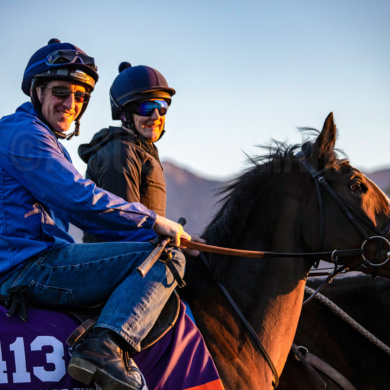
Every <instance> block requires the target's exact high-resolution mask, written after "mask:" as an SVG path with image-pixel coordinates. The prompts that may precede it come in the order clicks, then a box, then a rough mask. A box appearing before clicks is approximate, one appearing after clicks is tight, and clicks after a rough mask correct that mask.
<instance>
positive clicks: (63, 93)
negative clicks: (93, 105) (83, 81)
mask: <svg viewBox="0 0 390 390" xmlns="http://www.w3.org/2000/svg"><path fill="white" fill-rule="evenodd" d="M45 88H47V89H50V90H51V94H52V95H53V96H55V97H57V98H59V99H64V100H65V99H67V98H68V97H69V96H70V95H71V94H72V93H73V94H74V100H76V102H77V103H87V102H88V101H89V98H90V97H91V95H90V94H89V93H88V92H81V91H76V92H73V91H71V90H70V89H68V88H66V87H45V86H43V87H42V89H45Z"/></svg>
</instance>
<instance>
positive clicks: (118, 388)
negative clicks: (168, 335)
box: [68, 328, 147, 390]
mask: <svg viewBox="0 0 390 390" xmlns="http://www.w3.org/2000/svg"><path fill="white" fill-rule="evenodd" d="M130 349H131V347H130V346H129V345H128V344H127V343H126V341H125V340H124V339H123V338H122V337H120V336H119V335H118V334H116V333H115V332H114V331H112V330H109V329H105V328H94V329H93V331H92V333H91V334H90V335H89V337H88V338H87V339H86V340H85V341H83V342H82V343H81V344H80V345H79V346H78V347H77V348H76V349H75V350H74V351H73V354H72V359H71V360H70V363H69V366H68V373H69V375H70V376H71V377H72V378H73V379H76V380H78V381H79V382H81V383H84V384H86V385H89V384H91V383H92V382H94V383H95V384H96V385H97V388H101V389H102V390H147V387H146V382H145V378H144V376H143V375H142V373H141V371H140V370H139V369H138V367H137V365H136V364H135V363H134V361H133V359H131V358H130V357H129V352H128V351H129V350H130Z"/></svg>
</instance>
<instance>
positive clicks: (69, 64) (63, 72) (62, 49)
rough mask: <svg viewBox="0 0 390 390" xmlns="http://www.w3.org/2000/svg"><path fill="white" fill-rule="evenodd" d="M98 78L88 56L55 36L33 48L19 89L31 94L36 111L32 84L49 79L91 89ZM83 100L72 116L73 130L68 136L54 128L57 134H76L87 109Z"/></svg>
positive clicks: (28, 94)
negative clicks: (76, 112) (77, 113)
mask: <svg viewBox="0 0 390 390" xmlns="http://www.w3.org/2000/svg"><path fill="white" fill-rule="evenodd" d="M98 79H99V75H98V74H97V66H96V65H95V61H94V59H93V58H92V57H89V56H88V55H87V54H86V53H85V52H84V51H82V50H81V49H79V48H78V47H77V46H74V45H72V44H71V43H61V41H59V40H58V39H55V38H54V39H51V40H50V41H49V42H48V44H47V45H46V46H44V47H42V48H40V49H39V50H37V51H36V52H35V53H34V54H33V55H32V57H31V58H30V61H29V62H28V64H27V66H26V69H25V71H24V75H23V82H22V90H23V92H24V93H25V94H26V95H27V96H30V97H31V101H32V103H33V105H34V107H35V109H36V110H37V111H38V114H40V116H41V119H43V120H44V118H42V115H41V104H40V102H39V99H38V96H37V92H36V87H37V86H38V85H39V84H40V83H41V82H45V81H46V80H47V81H50V80H66V81H70V82H73V83H77V84H81V85H83V86H85V88H86V90H87V91H89V92H92V91H93V89H94V88H95V84H96V82H97V81H98ZM87 105H88V103H84V104H83V107H82V109H81V112H80V114H79V116H78V117H77V119H76V128H75V131H74V132H73V133H72V134H70V135H69V136H65V135H64V134H62V133H59V132H56V131H54V133H55V134H56V136H57V137H60V138H67V139H70V138H71V137H72V136H73V135H79V127H80V123H79V120H80V118H81V116H82V115H83V113H84V111H85V110H86V108H87Z"/></svg>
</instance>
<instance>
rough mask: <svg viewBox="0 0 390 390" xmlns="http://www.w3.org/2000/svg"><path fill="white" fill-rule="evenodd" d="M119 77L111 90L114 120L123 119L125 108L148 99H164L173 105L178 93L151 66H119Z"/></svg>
mask: <svg viewBox="0 0 390 390" xmlns="http://www.w3.org/2000/svg"><path fill="white" fill-rule="evenodd" d="M119 72H120V73H119V75H118V76H117V77H116V78H115V80H114V82H113V83H112V86H111V89H110V101H111V114H112V119H114V120H115V119H121V112H122V110H123V107H124V106H126V105H129V104H130V103H134V102H138V101H141V100H147V99H163V100H166V102H167V103H168V104H170V103H171V99H172V96H173V95H174V94H175V93H176V91H175V90H174V89H173V88H170V87H169V86H168V83H167V81H166V80H165V77H164V76H163V75H162V74H161V73H160V72H158V71H157V70H155V69H153V68H150V67H149V66H144V65H139V66H131V64H129V63H128V62H122V63H121V64H120V65H119Z"/></svg>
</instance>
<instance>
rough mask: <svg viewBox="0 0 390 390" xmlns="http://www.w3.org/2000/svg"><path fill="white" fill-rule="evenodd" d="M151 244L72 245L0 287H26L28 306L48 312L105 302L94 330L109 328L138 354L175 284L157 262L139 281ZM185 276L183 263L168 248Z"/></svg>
mask: <svg viewBox="0 0 390 390" xmlns="http://www.w3.org/2000/svg"><path fill="white" fill-rule="evenodd" d="M153 248H154V245H153V244H151V243H134V242H104V243H94V244H72V245H68V246H66V247H64V248H61V249H58V250H55V251H51V252H47V253H45V254H44V255H42V256H41V257H39V258H38V259H34V260H32V261H29V262H28V263H27V264H26V265H25V266H24V267H22V268H21V269H19V270H18V271H17V272H15V274H14V275H12V276H11V278H9V279H8V280H7V281H5V282H4V283H3V285H2V286H1V293H3V294H6V291H7V289H8V288H10V287H13V286H21V285H28V286H29V295H28V302H30V303H32V304H34V305H42V306H45V307H47V306H49V307H54V308H55V307H67V308H72V307H83V306H90V305H96V304H98V303H102V302H106V303H105V305H104V308H103V310H102V312H101V314H100V316H99V318H98V321H97V324H96V326H98V327H103V328H109V329H111V330H113V331H115V332H116V333H118V334H119V335H120V336H122V337H123V338H124V339H125V340H126V341H127V342H128V343H129V344H130V345H131V346H132V347H133V348H135V349H136V350H140V343H141V340H143V339H144V338H145V336H146V335H147V334H148V332H149V331H150V329H151V328H152V326H153V324H154V323H155V321H156V320H157V318H158V316H159V314H160V313H161V311H162V309H163V307H164V305H165V303H166V302H167V300H168V298H169V297H170V295H171V294H172V292H173V290H174V289H175V287H176V285H177V283H176V281H175V279H174V277H173V275H172V273H171V271H170V270H169V269H168V267H167V266H166V265H165V264H164V263H163V262H161V261H157V262H156V264H155V265H154V266H153V267H152V268H151V270H150V271H149V272H148V274H147V275H146V276H145V277H144V278H143V277H142V276H141V275H140V274H139V273H138V271H137V269H136V268H137V267H138V266H139V265H140V264H142V262H143V261H144V260H145V259H146V257H147V256H148V255H149V254H150V252H151V251H152V250H153ZM169 251H170V252H171V253H172V256H173V257H172V261H173V264H174V266H175V267H176V268H177V270H178V272H179V274H180V275H181V276H182V277H183V276H184V269H185V258H184V255H183V254H182V252H181V251H180V250H178V249H173V248H170V249H169Z"/></svg>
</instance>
